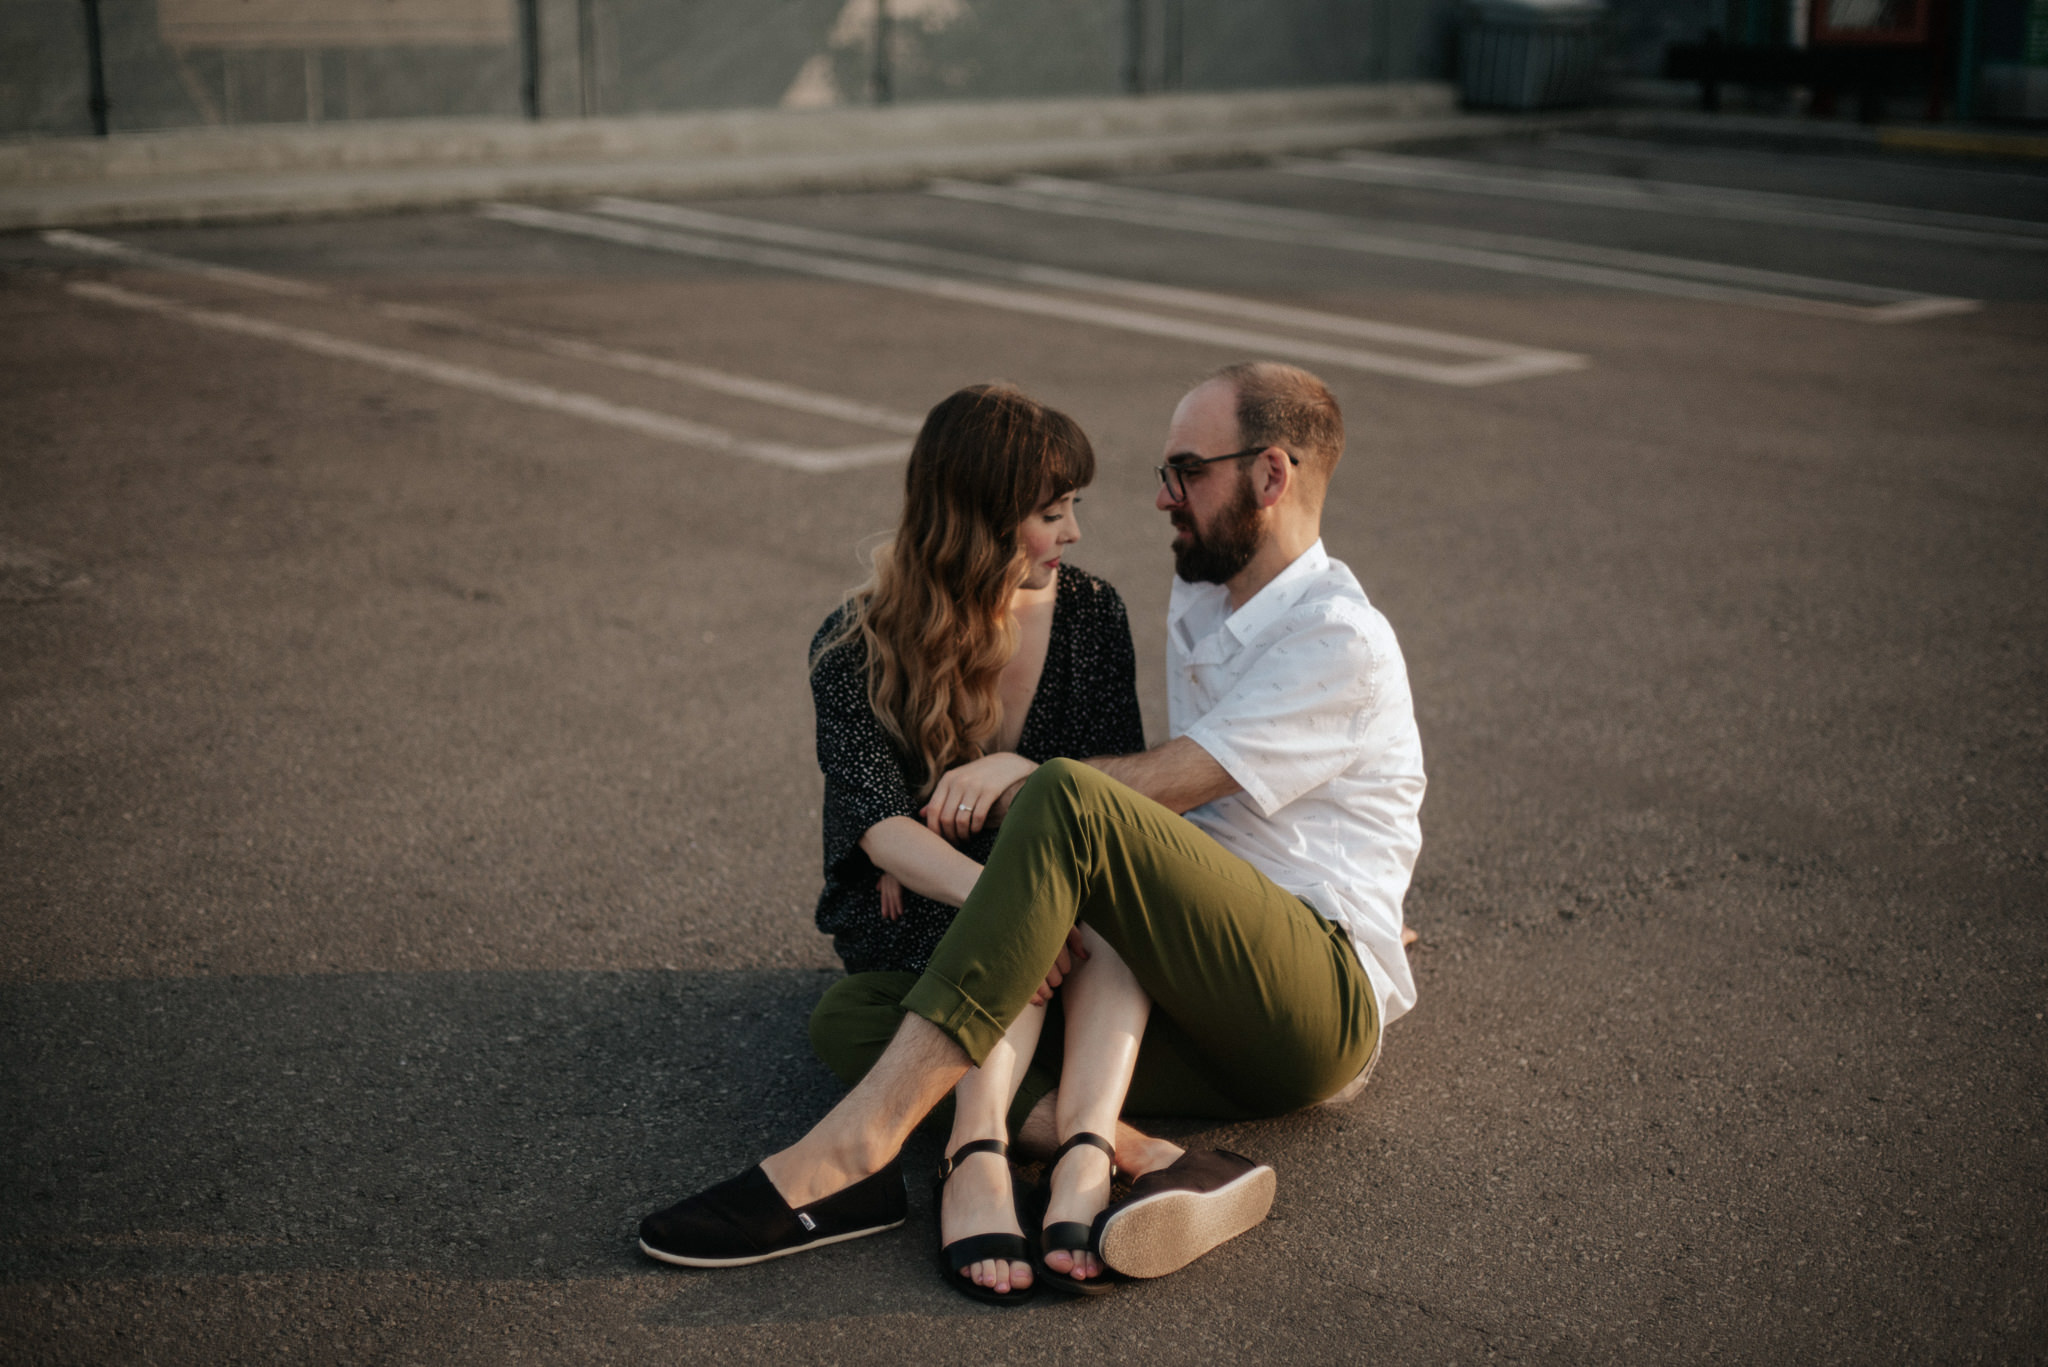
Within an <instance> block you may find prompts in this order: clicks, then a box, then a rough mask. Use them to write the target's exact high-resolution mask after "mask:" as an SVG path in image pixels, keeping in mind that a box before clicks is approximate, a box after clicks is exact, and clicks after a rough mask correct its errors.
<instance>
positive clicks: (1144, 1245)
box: [1095, 1149, 1276, 1277]
mask: <svg viewBox="0 0 2048 1367" xmlns="http://www.w3.org/2000/svg"><path fill="white" fill-rule="evenodd" d="M1275 1185H1276V1181H1275V1178H1274V1176H1273V1170H1272V1169H1271V1168H1269V1167H1267V1166H1265V1165H1264V1164H1263V1163H1254V1162H1252V1160H1251V1159H1249V1158H1245V1157H1243V1156H1242V1155H1239V1154H1234V1153H1231V1152H1229V1151H1227V1150H1225V1149H1204V1150H1201V1151H1199V1152H1191V1153H1184V1154H1182V1155H1181V1156H1180V1157H1179V1158H1178V1159H1176V1160H1175V1161H1174V1162H1173V1163H1172V1164H1171V1165H1170V1166H1167V1167H1164V1168H1161V1169H1160V1170H1159V1171H1157V1172H1148V1173H1146V1174H1145V1175H1144V1176H1143V1177H1140V1178H1139V1179H1138V1180H1137V1181H1135V1182H1133V1183H1132V1184H1131V1194H1130V1195H1129V1196H1127V1197H1125V1198H1124V1199H1123V1200H1121V1201H1119V1202H1117V1203H1116V1204H1115V1205H1113V1206H1111V1207H1110V1208H1109V1209H1107V1210H1105V1211H1103V1212H1102V1214H1100V1215H1098V1216H1096V1217H1095V1247H1096V1248H1097V1250H1098V1251H1099V1252H1100V1253H1101V1256H1102V1261H1103V1262H1105V1263H1107V1264H1108V1265H1109V1266H1110V1267H1111V1268H1113V1269H1114V1270H1116V1271H1118V1272H1121V1273H1123V1274H1124V1275H1125V1276H1127V1277H1163V1276H1165V1275H1166V1274H1167V1273H1169V1272H1177V1271H1179V1270H1180V1269H1181V1268H1183V1267H1186V1266H1187V1265H1188V1264H1189V1263H1191V1262H1193V1261H1194V1260H1195V1259H1197V1258H1199V1257H1201V1256H1202V1255H1203V1254H1204V1253H1207V1252H1208V1251H1209V1250H1210V1249H1212V1248H1215V1247H1217V1246H1218V1245H1220V1244H1224V1243H1228V1242H1229V1241H1230V1240H1232V1239H1235V1238H1236V1237H1237V1236H1238V1235H1240V1234H1242V1233H1244V1232H1245V1231H1246V1230H1248V1229H1250V1228H1251V1227H1252V1226H1253V1225H1256V1224H1258V1223H1259V1221H1261V1220H1263V1219H1265V1218H1266V1212H1267V1211H1269V1210H1271V1209H1272V1208H1273V1191H1274V1187H1275Z"/></svg>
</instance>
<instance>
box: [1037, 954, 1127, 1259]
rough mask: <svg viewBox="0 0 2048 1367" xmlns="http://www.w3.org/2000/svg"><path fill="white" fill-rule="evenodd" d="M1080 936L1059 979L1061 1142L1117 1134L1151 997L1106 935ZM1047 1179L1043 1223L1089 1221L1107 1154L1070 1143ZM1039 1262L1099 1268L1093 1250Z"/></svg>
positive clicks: (1099, 1198) (1101, 1200) (1098, 1202)
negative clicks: (1081, 952)
mask: <svg viewBox="0 0 2048 1367" xmlns="http://www.w3.org/2000/svg"><path fill="white" fill-rule="evenodd" d="M1081 937H1082V941H1083V945H1084V947H1085V948H1086V949H1087V951H1088V957H1087V959H1086V960H1085V961H1084V962H1083V963H1081V964H1080V965H1079V966H1077V967H1076V969H1075V971H1074V972H1073V973H1071V974H1069V975H1068V977H1067V980H1066V981H1065V982H1064V983H1062V984H1061V985H1060V1008H1061V1010H1062V1011H1064V1012H1065V1014H1066V1018H1067V1042H1066V1054H1065V1057H1064V1058H1063V1059H1062V1061H1061V1064H1060V1087H1059V1100H1058V1102H1057V1103H1056V1104H1055V1106H1054V1118H1055V1120H1056V1122H1057V1127H1058V1131H1059V1137H1060V1139H1061V1140H1062V1141H1064V1140H1067V1139H1071V1138H1073V1137H1074V1136H1075V1135H1076V1134H1080V1133H1081V1132H1083V1131H1088V1132H1090V1133H1093V1134H1099V1135H1103V1136H1105V1137H1109V1136H1114V1135H1115V1134H1116V1132H1117V1114H1118V1113H1119V1112H1120V1111H1122V1110H1123V1108H1124V1095H1125V1094H1126V1093H1127V1092H1129V1091H1130V1087H1131V1073H1132V1071H1133V1070H1134V1069H1135V1068H1136V1067H1137V1066H1138V1044H1139V1042H1140V1041H1142V1040H1143V1039H1144V1038H1145V1020H1146V1018H1147V1017H1148V1016H1149V1015H1151V1013H1152V999H1151V998H1150V997H1148V996H1146V995H1145V989H1144V988H1143V987H1141V986H1139V985H1138V980H1137V978H1136V976H1135V975H1133V974H1132V972H1131V970H1130V967H1129V966H1128V965H1127V964H1125V963H1124V961H1123V959H1122V958H1120V957H1119V956H1118V955H1117V952H1116V951H1115V950H1114V949H1112V948H1110V945H1109V942H1108V941H1107V940H1105V939H1103V938H1102V937H1101V936H1100V935H1098V934H1096V933H1095V931H1094V930H1093V929H1092V928H1090V927H1088V926H1085V925H1084V926H1082V927H1081ZM1051 1181H1052V1197H1051V1201H1050V1203H1049V1204H1048V1206H1047V1209H1046V1213H1045V1222H1046V1223H1047V1224H1048V1225H1051V1224H1058V1223H1060V1222H1061V1221H1064V1220H1073V1221H1077V1222H1078V1223H1080V1224H1084V1225H1085V1224H1089V1223H1091V1222H1093V1221H1094V1219H1095V1216H1096V1214H1097V1212H1099V1211H1100V1210H1101V1209H1102V1208H1103V1207H1104V1206H1106V1205H1108V1204H1109V1182H1110V1160H1109V1155H1107V1154H1105V1153H1103V1152H1102V1151H1101V1150H1100V1149H1097V1148H1094V1147H1092V1146H1090V1145H1086V1144H1081V1145H1076V1146H1075V1147H1074V1148H1072V1149H1070V1150H1069V1151H1068V1152H1067V1156H1066V1157H1065V1158H1062V1159H1061V1160H1060V1161H1059V1163H1058V1164H1057V1165H1056V1166H1055V1167H1054V1168H1053V1171H1052V1174H1051ZM1045 1265H1046V1267H1047V1268H1048V1269H1050V1270H1051V1271H1054V1272H1058V1273H1063V1274H1065V1275H1068V1276H1072V1277H1075V1278H1079V1279H1083V1280H1085V1279H1087V1278H1089V1277H1098V1276H1100V1275H1102V1263H1101V1261H1100V1260H1099V1259H1098V1258H1097V1257H1096V1256H1095V1255H1094V1254H1093V1253H1069V1252H1068V1251H1066V1250H1065V1249H1054V1250H1052V1251H1051V1252H1048V1253H1047V1254H1046V1255H1045Z"/></svg>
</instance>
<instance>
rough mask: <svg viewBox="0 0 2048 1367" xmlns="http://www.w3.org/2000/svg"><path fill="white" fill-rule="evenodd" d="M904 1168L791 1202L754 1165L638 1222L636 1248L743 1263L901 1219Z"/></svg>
mask: <svg viewBox="0 0 2048 1367" xmlns="http://www.w3.org/2000/svg"><path fill="white" fill-rule="evenodd" d="M909 1208H910V1202H909V1199H908V1197H907V1196H906V1195H905V1193H904V1189H903V1169H902V1168H901V1167H900V1166H899V1165H898V1164H897V1162H896V1160H895V1159H893V1158H892V1159H890V1160H889V1162H888V1163H887V1165H885V1166H884V1167H883V1168H882V1170H881V1171H880V1172H877V1173H875V1174H874V1175H873V1176H872V1177H863V1178H862V1179H861V1180H860V1181H858V1182H855V1183H854V1184H853V1185H852V1186H850V1187H843V1188H841V1189H840V1190H838V1191H835V1192H833V1193H832V1194H831V1195H830V1196H827V1197H824V1198H822V1199H820V1200H816V1201H813V1202H811V1203H810V1204H809V1205H807V1206H802V1207H799V1208H797V1209H794V1210H792V1209H791V1208H790V1205H789V1203H788V1202H787V1201H785V1200H783V1199H782V1193H781V1192H779V1191H777V1190H776V1189H775V1184H774V1183H773V1182H771V1181H769V1180H768V1174H767V1173H765V1172H763V1171H761V1169H760V1167H759V1165H756V1166H754V1167H751V1168H748V1169H747V1170H746V1171H745V1172H743V1173H741V1174H740V1175H739V1176H738V1177H732V1178H728V1179H727V1180H725V1181H723V1182H720V1183H719V1184H718V1185H717V1186H715V1187H710V1188H707V1189H706V1190H704V1191H700V1192H698V1193H697V1194H696V1195H695V1196H692V1197H689V1198H688V1199H686V1200H682V1201H678V1202H676V1203H675V1204H674V1205H672V1206H670V1207H669V1208H668V1209H667V1210H663V1211H657V1212H655V1213H654V1214H652V1215H650V1216H648V1217H647V1218H646V1219H644V1220H642V1221H641V1222H640V1251H641V1252H642V1253H645V1254H646V1255H647V1256H648V1257H650V1258H659V1259H660V1260H661V1261H662V1262H665V1263H675V1264H677V1265H678V1266H681V1267H743V1266H745V1265H746V1264H748V1263H765V1262H767V1261H768V1260H769V1259H770V1258H781V1257H786V1256H787V1255H789V1254H791V1253H801V1252H803V1251H804V1250H805V1249H807V1248H819V1247H822V1246H823V1245H825V1244H837V1243H844V1242H845V1241H846V1240H848V1239H858V1238H860V1237H861V1236H863V1235H866V1234H880V1233H881V1232H882V1231H883V1230H885V1229H894V1228H896V1226H898V1225H900V1224H902V1223H903V1219H904V1216H905V1215H906V1214H907V1213H908V1211H909Z"/></svg>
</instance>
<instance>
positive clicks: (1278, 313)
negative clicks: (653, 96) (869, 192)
mask: <svg viewBox="0 0 2048 1367" xmlns="http://www.w3.org/2000/svg"><path fill="white" fill-rule="evenodd" d="M595 207H598V208H601V209H603V210H604V211H605V212H606V213H608V214H610V215H613V216H614V217H612V218H599V217H594V216H591V215H588V214H574V213H565V212H563V211H560V210H555V209H539V208H534V207H531V206H528V205H521V204H493V205H487V206H485V208H484V209H482V210H481V211H480V212H482V213H483V214H485V215H486V216H487V217H490V218H494V219H497V220H499V221H500V222H505V223H516V224H519V225H521V226H524V227H529V228H539V229H543V230H546V231H551V232H562V233H573V234H577V235H580V236H585V237H593V238H598V239H600V240H604V241H609V242H617V243H621V244H624V245H627V246H635V247H645V248H649V249H652V250H656V251H669V252H678V253H682V254H686V255H691V256H701V257H707V258H711V259H714V260H722V261H734V262H740V263H743V264H747V265H754V266H762V267H766V268H768V269H772V270H785V271H793V272H798V273H802V274H808V275H816V276H821V277H823V278H826V279H833V280H843V281H847V282H849V283H854V284H863V285H873V286H878V287H880V288H884V289H895V290H902V291H906V292H910V293H915V294H924V295H928V296H932V297H935V298H940V299H945V300H949V301H952V302H955V303H965V304H978V305H981V306H983V307H987V308H997V309H1006V310H1009V311H1012V312H1016V313H1026V314H1034V315H1037V316H1039V317H1044V318H1053V319H1057V320H1060V321H1063V322H1072V323H1084V324H1090V325H1093V326H1097V327H1105V328H1114V329H1119V330H1122V331H1126V332H1135V333H1140V334H1143V335H1145V336H1151V337H1162V338H1167V339H1170V340H1173V341H1179V342H1189V343H1197V344H1206V345H1211V346H1218V347H1224V348H1227V349H1229V350H1231V351H1236V352H1250V353H1254V354H1260V355H1268V356H1276V357H1285V358H1288V359H1292V360H1301V361H1310V362H1315V363H1320V364H1324V365H1335V366H1341V367H1343V368H1346V369H1350V370H1358V371H1364V372H1366V373H1370V374H1381V375H1397V376H1401V377H1403V378H1407V379H1415V380H1424V381H1427V382H1430V383H1433V384H1444V385H1458V386H1471V385H1484V384H1497V383H1499V382H1501V381H1503V380H1514V379H1524V378H1529V377H1532V376H1537V375H1552V374H1557V373H1559V372H1562V371H1567V370H1578V369H1581V368H1583V367H1584V366H1585V365H1586V359H1585V358H1584V357H1582V356H1575V355H1571V354H1569V353H1566V352H1558V351H1541V350H1537V349H1534V348H1529V347H1518V346H1513V345H1510V344H1507V343H1502V342H1493V341H1488V340H1485V339H1481V338H1476V337H1462V336H1458V335H1456V334H1453V333H1442V332H1434V331H1430V330H1428V329H1423V328H1408V327H1401V326H1398V325H1395V324H1386V323H1375V322H1371V321H1369V320H1365V319H1357V318H1346V317H1342V316H1339V315H1337V314H1326V313H1317V312H1314V311H1311V310H1308V309H1291V308H1285V307H1282V306H1278V305H1270V304H1261V303H1259V302H1257V301H1255V300H1247V299H1233V298H1230V297H1228V296H1224V295H1214V294H1205V293H1202V292H1200V291H1195V290H1181V289H1174V288H1172V287H1169V286H1160V285H1149V284H1145V283H1143V282H1140V281H1128V280H1116V279H1113V278H1111V277H1107V276H1093V275H1086V274H1083V273H1080V272H1074V271H1062V270H1056V269H1053V268H1050V267H1040V266H1028V265H1023V264H1019V263H1015V262H1004V261H996V260H994V259H992V258H987V257H976V256H971V255H968V254H966V253H961V252H942V251H937V250H935V249H932V248H926V247H917V246H913V245H911V244H908V243H896V242H885V241H880V240H877V239H873V238H858V237H851V236H848V235H846V234H841V233H824V232H819V231H817V230H814V229H808V228H793V227H789V226H787V225H783V224H767V223H760V222H757V221H755V220H752V219H735V218H728V217H726V216H724V215H718V214H705V213H702V212H701V211H698V210H692V209H683V208H680V207H678V206H674V205H666V204H649V203H643V202H641V201H636V200H621V199H604V200H600V201H598V202H597V204H596V206H595ZM626 217H630V218H633V219H636V220H639V221H638V222H620V221H617V219H618V218H626ZM656 223H659V224H664V225H669V224H676V225H683V226H687V227H689V228H693V229H696V231H693V232H680V231H676V230H675V229H674V228H673V227H668V226H663V227H655V226H652V225H653V224H656ZM715 233H723V234H730V235H731V236H730V237H719V236H712V235H710V234H715ZM733 238H739V239H741V240H732V239H733ZM749 239H751V240H749ZM779 244H791V245H779ZM793 246H796V247H802V248H804V250H793V249H792V247H793ZM828 253H837V254H828ZM856 254H858V255H859V256H864V257H867V258H869V259H866V260H860V259H852V258H853V257H854V256H855V255H856ZM876 258H880V259H879V260H878V259H876ZM885 262H886V263H889V264H884V263H885ZM897 262H916V263H918V264H920V265H926V266H937V267H940V268H943V269H951V270H955V271H961V272H972V273H976V274H982V275H996V276H998V277H999V278H1002V279H1008V280H1013V281H1020V282H1027V283H1031V284H1036V285H1038V286H1041V288H1040V289H1032V290H1021V289H1015V288H1011V287H1009V286H1007V285H999V284H988V283H984V282H982V281H978V280H971V279H962V278H960V276H959V275H943V274H938V273H936V272H935V271H933V270H911V269H908V268H906V266H904V265H899V264H894V263H897ZM1044 287H1051V288H1056V289H1060V290H1064V291H1069V292H1072V293H1093V294H1098V295H1103V294H1107V295H1112V296H1116V297H1122V298H1135V299H1144V300H1146V301H1148V302H1151V303H1154V304H1158V305H1165V306H1169V307H1175V308H1183V309H1187V310H1189V311H1190V312H1207V313H1221V314H1225V315H1226V316H1235V317H1241V318H1253V319H1257V320H1259V321H1270V322H1278V323H1282V324H1284V325H1288V326H1292V327H1295V328H1298V329H1301V330H1303V331H1320V332H1324V333H1330V334H1336V335H1350V336H1363V337H1368V338H1370V339H1372V340H1376V341H1382V342H1392V343H1396V344H1400V345H1405V346H1409V347H1412V348H1415V349H1418V350H1435V351H1439V352H1448V353H1450V354H1453V355H1463V356H1469V357H1474V358H1476V359H1472V360H1466V361H1456V362H1443V361H1430V360H1422V359H1418V358H1414V357H1407V356H1396V355H1390V354H1388V353H1385V352H1377V351H1367V350H1364V349H1362V348H1357V347H1346V346H1335V345H1331V344H1330V343H1327V342H1320V341H1317V340H1314V339H1313V338H1305V337H1301V336H1298V335H1297V336H1287V335H1281V334H1276V333H1267V332H1256V331H1252V330H1250V329H1246V328H1241V327H1232V326H1223V325H1219V324H1215V323H1207V322H1203V321H1201V320H1199V319H1192V318H1184V317H1173V316H1168V315H1164V314H1156V313H1144V312H1139V311H1137V310H1134V309H1129V308H1124V307H1120V306H1117V305H1110V304H1099V303H1094V302H1091V301H1089V300H1087V299H1077V298H1073V297H1072V295H1071V293H1062V294H1055V293H1050V292H1048V291H1047V289H1046V288H1044Z"/></svg>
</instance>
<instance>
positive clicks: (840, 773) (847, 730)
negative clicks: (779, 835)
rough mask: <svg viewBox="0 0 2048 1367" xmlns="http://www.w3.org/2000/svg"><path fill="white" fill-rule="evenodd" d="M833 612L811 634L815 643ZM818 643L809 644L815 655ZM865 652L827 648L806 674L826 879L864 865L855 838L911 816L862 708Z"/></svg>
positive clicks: (911, 801) (850, 646)
mask: <svg viewBox="0 0 2048 1367" xmlns="http://www.w3.org/2000/svg"><path fill="white" fill-rule="evenodd" d="M838 620H839V619H838V617H837V615H835V616H834V617H833V618H832V619H831V620H829V621H827V622H826V624H825V626H824V628H823V629H821V630H820V631H819V633H818V641H819V642H822V641H823V640H825V639H826V638H827V637H828V635H829V634H830V632H831V630H832V628H833V627H834V626H835V625H837V622H838ZM816 647H817V642H813V646H812V648H813V649H814V650H815V649H816ZM865 661H866V651H865V649H864V648H863V647H862V645H861V643H860V641H859V640H858V638H856V639H854V640H851V641H847V642H844V643H842V644H840V645H838V646H836V647H834V648H833V649H832V650H831V651H830V652H829V653H828V654H826V655H825V656H824V657H823V658H821V659H819V660H818V662H817V664H816V665H815V666H814V667H813V668H812V670H811V700H812V702H813V703H814V704H815V705H816V708H817V714H818V767H819V768H820V769H822V770H823V771H824V773H825V799H824V812H823V815H824V837H825V876H826V878H827V879H828V880H829V879H830V878H832V876H833V875H834V873H835V871H838V870H840V868H841V866H842V865H845V864H848V863H850V862H852V861H854V860H859V861H860V862H861V863H863V864H865V863H866V862H867V856H866V855H865V854H864V853H862V851H861V848H860V841H861V837H862V836H864V835H866V834H867V833H868V831H869V829H870V828H872V827H873V826H874V825H876V823H878V822H881V821H884V820H887V819H888V818H889V817H892V816H911V817H914V816H915V815H916V814H917V803H916V799H915V798H914V797H913V796H912V794H911V791H910V785H909V781H908V779H907V778H906V776H905V774H904V772H903V765H902V762H901V761H900V760H899V759H898V757H897V754H896V749H895V747H894V746H893V745H892V744H891V743H890V741H889V736H888V733H887V732H885V731H884V730H883V729H882V724H881V723H880V722H879V721H877V720H876V719H875V714H874V710H873V709H872V708H871V707H869V706H868V690H867V677H866V674H867V672H866V669H865V668H864V665H865Z"/></svg>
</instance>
